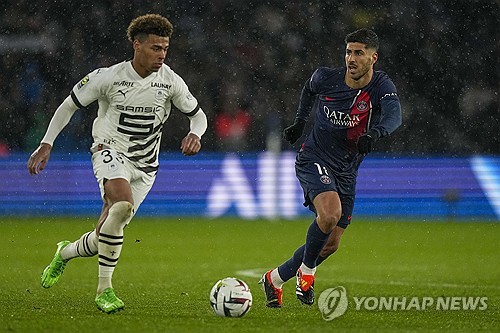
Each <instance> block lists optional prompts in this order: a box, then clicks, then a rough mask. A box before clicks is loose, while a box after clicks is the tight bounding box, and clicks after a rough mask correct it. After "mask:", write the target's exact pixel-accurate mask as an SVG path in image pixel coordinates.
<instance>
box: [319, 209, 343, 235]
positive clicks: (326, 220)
mask: <svg viewBox="0 0 500 333" xmlns="http://www.w3.org/2000/svg"><path fill="white" fill-rule="evenodd" d="M340 215H341V214H340V212H339V213H338V214H337V213H325V214H319V215H318V217H317V221H318V224H319V225H320V226H322V229H323V231H327V232H331V231H332V230H333V228H334V227H335V226H336V225H337V223H338V221H339V220H340Z"/></svg>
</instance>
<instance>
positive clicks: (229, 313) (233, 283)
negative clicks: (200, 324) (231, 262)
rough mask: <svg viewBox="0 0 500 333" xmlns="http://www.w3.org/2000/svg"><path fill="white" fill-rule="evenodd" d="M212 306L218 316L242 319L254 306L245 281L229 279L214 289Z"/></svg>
mask: <svg viewBox="0 0 500 333" xmlns="http://www.w3.org/2000/svg"><path fill="white" fill-rule="evenodd" d="M210 305H211V306H212V309H213V310H214V312H215V314H216V315H218V316H221V317H242V316H244V315H245V313H247V312H248V311H249V310H250V307H251V306H252V293H251V292H250V288H248V285H247V284H246V283H245V282H244V281H242V280H240V279H237V278H234V277H227V278H225V279H222V280H219V281H217V283H215V285H214V286H213V287H212V290H211V291H210Z"/></svg>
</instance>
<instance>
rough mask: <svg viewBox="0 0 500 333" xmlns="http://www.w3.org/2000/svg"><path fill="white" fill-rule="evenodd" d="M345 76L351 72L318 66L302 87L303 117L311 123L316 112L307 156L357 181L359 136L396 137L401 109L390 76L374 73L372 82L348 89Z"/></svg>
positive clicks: (299, 113)
mask: <svg viewBox="0 0 500 333" xmlns="http://www.w3.org/2000/svg"><path fill="white" fill-rule="evenodd" d="M345 73H346V68H327V67H320V68H318V69H317V70H316V71H315V72H314V73H313V75H312V76H311V78H310V79H309V80H308V81H307V82H306V84H305V85H304V88H303V89H302V94H301V98H300V105H299V109H298V111H297V118H298V119H302V120H307V118H308V117H309V114H310V112H311V110H313V109H314V112H315V114H316V115H315V121H314V127H313V129H312V131H311V133H309V135H308V136H307V138H306V140H305V142H304V144H303V145H302V148H301V154H302V155H305V156H304V157H306V156H307V155H309V154H313V155H316V157H319V158H320V159H321V160H322V161H324V162H325V163H326V164H327V165H328V166H329V167H330V168H331V169H332V170H333V171H334V172H335V173H336V176H340V177H342V176H346V177H347V179H350V180H351V181H354V182H355V178H356V176H357V170H358V168H359V165H360V164H361V162H362V160H363V155H361V154H359V153H358V150H357V146H356V143H357V141H358V138H359V137H360V136H361V135H363V134H364V133H366V132H367V131H368V130H369V129H373V130H374V132H375V133H377V134H378V138H380V137H384V136H387V135H389V134H390V133H392V132H393V131H394V130H396V128H398V127H399V126H400V125H401V106H400V103H399V98H398V95H397V91H396V87H395V86H394V84H393V82H392V81H391V79H390V78H389V76H388V75H387V74H386V73H384V72H381V71H374V73H373V77H372V80H371V81H370V83H369V84H368V85H367V86H365V87H363V88H361V89H352V88H350V87H348V86H347V85H346V84H345V82H344V77H345ZM372 132H373V131H372ZM378 138H375V139H378ZM347 179H346V180H347Z"/></svg>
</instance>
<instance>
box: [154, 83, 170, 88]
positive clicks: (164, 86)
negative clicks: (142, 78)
mask: <svg viewBox="0 0 500 333" xmlns="http://www.w3.org/2000/svg"><path fill="white" fill-rule="evenodd" d="M171 87H172V85H171V84H166V83H161V82H151V88H164V89H170V88H171Z"/></svg>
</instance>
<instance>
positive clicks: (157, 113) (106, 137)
mask: <svg viewBox="0 0 500 333" xmlns="http://www.w3.org/2000/svg"><path fill="white" fill-rule="evenodd" d="M71 97H72V99H73V101H74V102H75V104H76V105H77V106H78V107H80V108H82V107H85V106H87V105H89V104H90V103H92V102H94V101H96V100H97V101H98V103H99V110H98V112H97V118H96V119H95V120H94V124H93V126H92V136H93V138H94V144H93V147H96V146H98V145H103V146H107V147H110V148H113V149H115V150H116V151H118V152H120V153H122V154H123V155H124V156H125V157H126V158H128V159H129V160H130V161H131V162H132V164H133V165H135V166H136V167H137V168H138V169H140V170H142V171H144V172H148V173H149V172H153V171H156V170H157V169H158V154H159V151H160V142H161V133H162V129H163V125H164V124H165V122H166V120H167V118H168V117H169V115H170V110H171V103H173V104H174V105H175V106H176V107H177V108H178V109H179V110H180V111H181V112H182V113H184V114H186V115H187V116H193V115H194V114H196V112H198V110H199V106H198V101H197V100H196V98H194V97H193V95H191V93H190V92H189V89H188V87H187V85H186V83H185V82H184V80H183V79H182V78H181V77H180V76H179V75H177V74H176V73H175V72H174V71H173V70H172V69H171V68H170V67H168V66H167V65H165V64H163V66H162V67H161V68H160V70H159V71H158V72H154V73H152V74H150V75H149V76H147V77H145V78H142V77H141V76H140V75H139V74H137V72H136V71H135V70H134V68H133V67H132V62H131V61H125V62H122V63H119V64H116V65H114V66H111V67H108V68H100V69H96V70H95V71H93V72H92V73H90V74H88V75H87V76H85V77H84V78H83V79H82V81H80V82H79V83H78V84H76V85H75V86H74V87H73V90H72V92H71Z"/></svg>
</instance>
